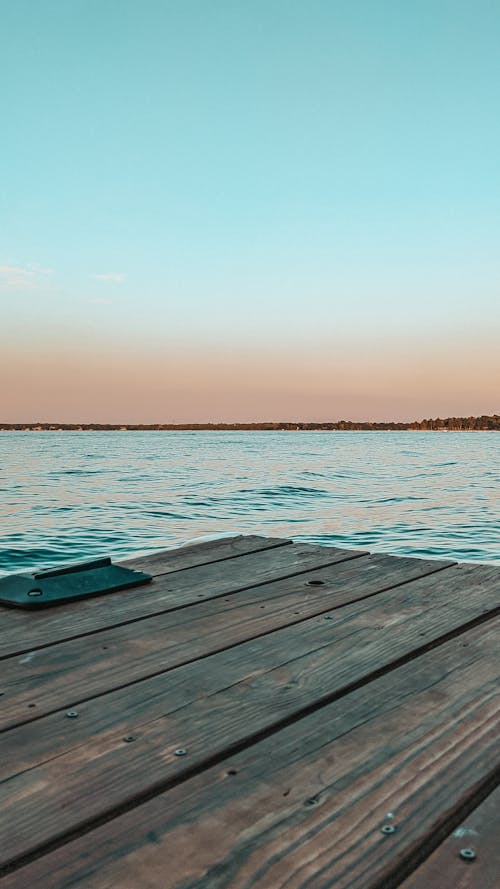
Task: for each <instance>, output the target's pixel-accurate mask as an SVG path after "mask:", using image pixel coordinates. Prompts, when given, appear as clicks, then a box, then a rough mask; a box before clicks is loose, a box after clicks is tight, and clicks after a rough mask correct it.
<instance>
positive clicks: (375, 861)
mask: <svg viewBox="0 0 500 889" xmlns="http://www.w3.org/2000/svg"><path fill="white" fill-rule="evenodd" d="M410 586H411V585H409V586H408V587H407V588H406V589H409V588H410ZM374 602H375V600H374ZM499 623H500V621H499V620H498V619H491V620H489V621H487V622H486V623H485V624H483V625H482V626H480V627H476V628H474V629H472V630H469V631H466V632H464V633H463V634H461V635H460V636H459V637H458V638H453V639H451V640H449V641H448V642H445V643H443V644H442V645H441V646H440V647H438V648H434V649H433V650H431V651H427V652H423V653H422V654H420V655H419V656H418V659H417V661H411V662H409V663H406V664H403V665H401V666H398V667H397V668H396V669H394V670H392V671H391V672H390V673H386V674H384V675H382V676H378V677H377V678H375V679H374V680H373V681H372V682H370V683H369V684H365V685H363V686H361V687H359V688H356V689H353V690H351V691H350V692H349V693H348V694H346V695H345V696H344V697H343V698H341V699H339V700H335V701H333V702H331V703H329V704H327V705H326V706H324V707H323V708H321V709H317V710H316V711H314V712H312V713H309V714H308V715H307V716H305V717H304V718H302V719H300V720H299V721H297V722H295V723H293V724H291V725H287V726H285V727H283V728H282V729H281V730H280V731H279V732H278V733H277V734H273V735H271V736H269V737H266V738H264V739H262V740H257V741H256V743H254V744H253V745H252V746H247V747H246V748H245V749H242V750H240V751H239V752H235V751H233V752H232V753H231V751H229V754H230V755H228V758H226V759H223V760H221V761H219V762H218V763H216V764H214V765H213V766H212V767H210V768H209V769H208V770H207V771H205V772H203V773H201V774H197V775H192V776H190V775H189V774H188V775H187V778H188V780H186V781H185V782H184V783H183V784H178V785H177V786H175V785H174V786H171V787H169V788H168V789H167V790H166V791H165V792H163V793H160V794H159V795H157V796H155V797H154V798H153V799H151V800H149V801H146V802H144V803H142V804H141V805H138V806H137V807H136V808H134V809H133V810H131V811H129V812H126V813H124V814H119V813H118V814H117V817H115V818H113V819H111V820H109V821H108V822H107V823H105V824H104V825H102V826H98V827H97V828H96V829H94V830H92V831H91V832H90V833H88V834H86V835H84V836H82V837H79V838H77V839H72V840H71V839H70V841H69V842H67V843H66V844H65V845H62V846H61V847H60V848H58V849H56V850H54V851H50V852H49V853H48V854H47V855H44V856H42V857H39V858H38V859H36V860H34V861H33V862H32V863H29V864H26V866H24V867H21V868H20V869H19V870H18V871H16V872H14V873H12V874H10V875H9V876H6V877H5V878H4V879H3V881H2V883H1V887H2V889H21V887H23V889H24V887H25V886H27V885H32V884H33V885H37V886H41V887H43V889H67V887H69V886H71V887H73V889H115V887H116V889H118V887H120V889H138V887H140V889H207V887H210V889H248V887H250V886H251V887H252V889H327V887H332V886H335V887H336V889H382V887H384V889H393V887H395V886H397V885H398V884H399V882H400V877H399V876H398V875H399V874H400V873H401V872H402V869H403V870H404V868H405V866H407V865H408V863H409V862H411V861H412V860H413V859H414V858H415V856H416V855H418V850H419V849H421V848H423V847H425V845H426V843H427V842H428V838H429V837H430V836H432V835H433V833H434V832H439V831H442V830H443V829H444V828H446V827H447V828H448V830H449V829H451V828H452V827H453V825H454V819H455V817H456V812H457V811H459V810H460V808H461V807H463V805H464V803H465V802H467V801H468V800H469V801H470V800H473V799H474V797H475V795H476V794H477V793H479V792H484V788H485V787H486V786H487V785H488V782H489V781H490V780H491V774H492V769H493V768H494V763H495V761H496V760H497V758H498V754H499V740H498V732H497V730H496V729H497V719H498V711H499V707H500V702H499V693H498V663H497V657H496V650H497V642H498V629H499ZM398 638H399V634H398V635H395V640H397V639H398ZM282 672H283V671H282ZM300 676H301V673H300V672H298V673H297V678H298V677H300ZM286 678H287V677H286V676H284V675H282V681H285V680H286ZM288 678H290V677H288ZM263 692H264V690H263V689H262V687H261V689H260V694H259V695H258V698H259V700H260V701H261V703H263V702H264V701H265V700H266V695H265V694H264V693H263ZM273 699H274V701H275V706H279V705H278V704H277V700H278V699H277V698H276V696H272V697H271V700H270V703H271V701H272V700H273ZM192 724H196V723H192ZM217 725H218V722H217V718H216V714H214V718H213V720H212V726H213V727H214V728H216V727H217ZM193 741H194V739H193ZM133 748H134V744H130V745H128V751H132V749H133ZM100 752H101V755H102V756H105V750H104V747H103V746H101V751H100ZM80 756H81V760H82V762H83V759H84V757H85V752H84V751H81V753H80ZM163 756H165V749H164V751H163ZM179 762H184V759H182V760H179ZM157 765H158V761H157V759H156V757H153V763H152V764H151V765H150V768H152V769H154V768H156V767H157ZM123 768H124V770H125V771H126V770H127V768H126V766H125V760H124V764H123ZM64 774H65V772H64V770H63V769H60V770H59V777H60V778H62V776H63V775H64ZM66 774H67V773H66ZM48 779H49V776H48V775H47V776H45V778H44V779H42V780H46V781H47V780H48ZM116 779H117V776H116V774H115V775H113V776H112V777H109V776H108V777H106V775H105V774H103V785H102V788H101V790H102V792H103V793H109V792H110V790H111V788H112V785H113V783H114V781H116ZM39 780H40V778H39ZM23 791H24V792H25V791H26V785H25V786H24V788H22V787H21V788H19V798H21V796H22V793H23ZM89 793H91V791H90V790H89V788H88V787H83V786H82V787H81V788H80V794H79V803H80V805H83V807H84V809H85V810H86V811H87V812H88V795H89ZM60 804H61V805H64V806H67V805H68V804H69V799H68V796H66V797H65V798H62V797H61V799H60ZM67 811H68V810H67V808H64V810H62V813H67ZM388 813H390V815H389V814H388ZM391 816H393V817H391ZM61 817H62V815H61ZM44 820H45V813H44V811H43V809H42V810H40V809H37V807H36V806H33V808H32V818H31V823H30V824H25V825H22V830H23V832H25V831H31V834H32V833H33V831H35V832H36V830H37V829H39V828H40V827H42V828H43V825H44ZM386 823H389V824H392V825H394V826H395V827H396V831H395V832H394V833H393V834H392V835H390V836H384V835H383V833H382V832H381V828H382V827H383V825H384V824H386ZM455 823H456V822H455ZM18 826H20V825H18ZM88 827H89V824H88V822H87V823H86V824H85V829H87V828H88ZM60 839H62V836H60ZM14 840H15V836H14ZM25 846H26V842H25ZM31 850H32V852H36V847H34V846H33V843H32V844H31ZM39 851H41V850H39ZM450 885H451V884H450ZM464 886H465V884H464ZM467 886H468V889H472V884H471V885H469V884H467ZM408 889H414V887H408Z"/></svg>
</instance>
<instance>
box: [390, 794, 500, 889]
mask: <svg viewBox="0 0 500 889" xmlns="http://www.w3.org/2000/svg"><path fill="white" fill-rule="evenodd" d="M499 837H500V787H497V788H496V790H494V791H493V793H490V794H489V796H488V797H487V798H486V799H485V800H484V802H483V803H481V805H480V806H478V807H477V808H475V809H473V811H472V812H470V813H469V815H467V817H466V818H465V819H464V821H462V823H461V824H460V825H459V826H458V827H457V828H455V830H453V832H452V833H451V834H450V836H449V837H448V838H447V839H446V840H445V841H444V842H443V843H442V844H441V845H440V846H438V848H437V849H436V850H435V852H433V854H432V855H431V856H430V857H429V858H428V859H427V861H425V862H424V864H422V865H421V866H420V867H419V868H417V870H415V871H414V873H413V874H412V875H411V876H410V877H408V879H407V880H405V881H404V883H401V889H498V886H499V885H500V850H499ZM462 849H472V851H473V852H474V854H475V856H476V857H475V858H474V859H473V860H467V859H464V858H462V857H461V855H460V852H461V850H462Z"/></svg>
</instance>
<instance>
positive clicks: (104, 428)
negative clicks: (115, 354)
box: [0, 414, 500, 432]
mask: <svg viewBox="0 0 500 889" xmlns="http://www.w3.org/2000/svg"><path fill="white" fill-rule="evenodd" d="M211 430H214V431H221V432H224V431H226V432H227V431H245V432H247V431H248V432H252V431H258V430H262V431H266V430H267V431H278V432H281V431H283V432H285V431H293V430H308V431H324V432H343V431H358V430H359V431H365V432H370V431H374V432H377V431H384V430H385V431H395V432H399V431H406V430H409V431H412V430H415V431H418V430H433V431H460V430H463V431H474V430H475V431H489V430H499V431H500V414H492V415H488V416H485V415H482V416H480V417H446V418H445V419H442V418H441V417H437V418H436V419H429V420H413V421H412V422H410V423H396V422H395V423H391V422H389V423H387V422H368V421H365V422H356V421H353V420H336V421H335V422H329V421H327V422H316V423H303V422H275V423H38V422H35V423H0V431H3V432H8V431H19V432H23V431H26V432H45V431H48V432H57V431H68V432H108V431H109V432H111V431H137V432H139V431H140V432H149V431H151V432H162V431H163V432H168V431H170V432H172V431H179V432H181V431H184V432H189V431H192V432H195V431H211Z"/></svg>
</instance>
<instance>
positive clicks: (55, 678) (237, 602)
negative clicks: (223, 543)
mask: <svg viewBox="0 0 500 889" xmlns="http://www.w3.org/2000/svg"><path fill="white" fill-rule="evenodd" d="M318 549H319V552H318V551H317V550H318ZM259 555H261V556H262V555H263V554H259ZM283 556H289V562H287V561H285V562H283V561H282V558H283ZM266 557H267V558H268V559H270V560H271V561H270V567H269V568H268V570H267V572H266V574H265V576H266V577H268V576H272V568H274V569H275V571H276V572H282V571H284V570H285V569H286V570H290V571H291V570H294V571H295V572H296V571H297V570H298V569H300V570H302V571H303V572H305V573H301V574H298V575H297V574H295V576H293V577H291V578H288V579H286V580H280V581H277V582H274V583H267V584H266V585H264V586H259V587H252V588H250V589H247V590H244V591H243V592H240V593H235V594H233V595H230V596H228V597H226V596H224V597H222V598H217V599H212V600H209V601H206V602H201V603H200V604H198V605H193V606H191V607H190V608H187V609H186V608H184V609H181V610H179V611H175V612H168V613H166V614H160V615H157V616H155V617H151V618H146V619H144V620H140V621H136V622H134V623H131V624H126V625H125V626H120V627H115V628H113V629H111V630H105V631H103V632H100V633H99V634H98V636H96V635H95V634H94V635H90V636H84V637H80V638H77V639H74V640H71V641H68V642H62V643H58V644H56V645H51V646H48V647H45V648H42V649H40V650H39V651H35V652H30V653H27V654H24V655H23V656H21V657H15V658H9V659H7V660H5V661H4V662H3V664H2V691H3V699H2V708H1V712H0V728H1V729H4V728H7V727H9V726H12V725H18V724H21V723H22V722H29V721H30V720H33V719H35V718H36V719H37V718H39V717H40V716H41V715H43V714H45V713H50V712H52V711H54V710H56V709H60V708H61V707H65V706H68V707H69V706H70V705H71V704H72V702H74V701H75V700H87V699H89V698H91V697H93V696H95V695H97V694H103V693H105V692H107V691H111V690H112V689H114V688H119V687H120V686H123V685H128V684H130V683H131V682H135V681H137V680H139V679H144V678H147V677H148V676H152V675H154V674H156V673H159V672H162V671H165V670H169V669H172V668H173V667H176V666H180V665H181V664H183V663H188V662H189V661H191V660H195V659H196V658H200V657H205V656H206V655H207V654H211V653H215V652H217V651H222V650H223V649H225V648H228V647H230V646H232V645H236V644H238V643H241V642H245V641H247V640H250V639H252V638H256V637H258V636H260V635H263V634H266V633H270V632H272V631H274V630H277V629H279V628H281V627H284V626H287V625H291V624H294V623H299V622H300V621H303V620H304V619H306V618H308V617H311V616H313V615H315V614H321V613H322V612H326V611H330V610H331V609H334V608H338V607H340V606H343V605H346V604H349V603H350V602H354V601H356V600H358V599H362V598H364V597H366V596H372V595H374V594H376V593H379V592H381V591H383V590H385V589H387V588H388V587H389V588H390V587H394V586H397V585H398V584H401V583H406V582H408V581H410V580H414V579H416V578H418V577H423V576H427V575H430V574H432V573H434V572H436V571H439V570H443V564H446V563H441V562H437V561H432V560H425V559H409V558H398V559H396V558H394V557H392V556H384V555H373V556H363V557H360V558H357V559H354V560H352V559H351V560H349V561H343V562H342V563H335V564H333V565H329V564H328V562H329V561H331V559H332V558H333V559H335V558H339V554H338V553H335V551H332V552H331V553H329V551H328V549H326V548H324V547H323V548H316V547H307V546H306V547H304V546H301V545H294V546H291V547H287V548H286V550H282V551H280V550H277V551H272V552H271V553H268V554H266ZM248 561H250V563H251V564H250V566H249V567H250V568H251V570H252V571H255V574H254V577H255V579H257V580H258V579H259V570H257V568H256V567H254V557H245V560H244V561H243V559H242V560H238V565H239V564H240V562H241V563H243V567H242V568H241V569H240V571H241V573H240V578H239V579H240V582H242V581H244V579H245V573H244V570H243V568H244V565H245V562H248ZM262 561H264V562H265V560H264V559H262ZM259 565H260V563H259ZM313 566H314V568H315V569H316V570H314V571H312V572H311V571H307V570H306V569H307V568H308V567H309V568H311V567H313ZM236 567H237V566H236ZM247 570H248V569H247ZM262 570H264V569H262V566H260V572H261V573H260V576H261V577H262V576H263V575H262ZM249 577H250V574H248V578H249ZM186 579H187V580H189V575H185V574H183V581H184V580H186ZM234 582H235V583H236V582H237V579H236V578H235V579H234ZM311 582H312V584H318V583H319V584H322V585H310V584H311Z"/></svg>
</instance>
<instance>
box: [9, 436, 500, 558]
mask: <svg viewBox="0 0 500 889" xmlns="http://www.w3.org/2000/svg"><path fill="white" fill-rule="evenodd" d="M499 479H500V434H499V433H496V432H484V433H483V432H476V433H466V432H464V433H435V432H419V433H408V432H406V433H405V432H402V433H394V432H377V433H369V432H367V433H365V432H338V433H322V432H252V433H246V432H144V433H143V432H102V433H101V432H74V433H71V432H50V433H43V432H41V433H36V432H32V433H23V432H2V433H0V519H1V523H2V546H1V551H0V569H1V570H3V571H20V570H27V569H29V568H33V567H42V566H47V565H54V564H57V563H59V562H66V561H72V560H77V559H82V558H88V557H92V556H95V555H97V554H113V555H115V556H124V555H129V554H133V553H136V552H139V551H141V552H142V551H145V550H152V549H155V548H165V547H171V546H178V545H180V544H182V543H185V542H186V541H188V540H192V539H194V538H198V537H202V536H208V535H221V534H228V533H235V532H243V533H246V534H249V533H255V534H265V535H272V536H280V537H293V538H294V539H296V540H302V541H308V542H312V543H320V544H324V545H340V546H345V547H358V548H369V549H371V550H378V551H383V552H389V553H397V554H410V555H411V554H413V555H426V556H438V557H443V556H445V557H451V558H455V559H466V560H470V561H475V560H477V561H485V560H488V561H489V560H496V561H498V562H499V563H500V481H499Z"/></svg>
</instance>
